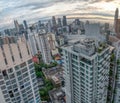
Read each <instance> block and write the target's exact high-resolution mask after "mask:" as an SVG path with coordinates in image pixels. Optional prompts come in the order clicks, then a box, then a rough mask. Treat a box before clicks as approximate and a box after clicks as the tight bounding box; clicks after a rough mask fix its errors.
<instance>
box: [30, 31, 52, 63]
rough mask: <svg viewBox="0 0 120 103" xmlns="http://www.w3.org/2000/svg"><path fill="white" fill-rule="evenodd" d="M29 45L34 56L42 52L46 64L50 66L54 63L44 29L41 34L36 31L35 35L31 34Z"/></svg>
mask: <svg viewBox="0 0 120 103" xmlns="http://www.w3.org/2000/svg"><path fill="white" fill-rule="evenodd" d="M29 43H30V47H31V51H32V55H35V54H37V53H38V52H40V53H41V55H42V59H43V61H44V63H47V64H49V63H50V62H51V61H52V57H51V52H50V45H49V42H48V39H47V35H46V31H45V30H44V29H41V30H40V31H39V33H37V32H35V31H34V32H33V33H31V34H29Z"/></svg>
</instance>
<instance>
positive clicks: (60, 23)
mask: <svg viewBox="0 0 120 103" xmlns="http://www.w3.org/2000/svg"><path fill="white" fill-rule="evenodd" d="M58 26H59V27H61V26H62V22H61V18H58Z"/></svg>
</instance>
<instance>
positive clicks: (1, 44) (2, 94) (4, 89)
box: [0, 37, 41, 103]
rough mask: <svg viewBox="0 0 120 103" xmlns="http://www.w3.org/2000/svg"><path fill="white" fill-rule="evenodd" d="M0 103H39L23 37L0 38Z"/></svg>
mask: <svg viewBox="0 0 120 103" xmlns="http://www.w3.org/2000/svg"><path fill="white" fill-rule="evenodd" d="M0 103H41V102H40V96H39V90H38V84H37V79H36V74H35V70H34V63H33V62H32V55H31V52H30V47H29V44H28V43H27V41H26V40H25V38H24V37H19V38H17V37H4V38H3V37H1V38H0Z"/></svg>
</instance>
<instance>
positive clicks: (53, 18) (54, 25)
mask: <svg viewBox="0 0 120 103" xmlns="http://www.w3.org/2000/svg"><path fill="white" fill-rule="evenodd" d="M52 26H53V27H56V19H55V16H53V17H52Z"/></svg>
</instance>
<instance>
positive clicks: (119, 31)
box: [116, 19, 120, 38]
mask: <svg viewBox="0 0 120 103" xmlns="http://www.w3.org/2000/svg"><path fill="white" fill-rule="evenodd" d="M116 36H117V37H118V38H120V19H117V23H116Z"/></svg>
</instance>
